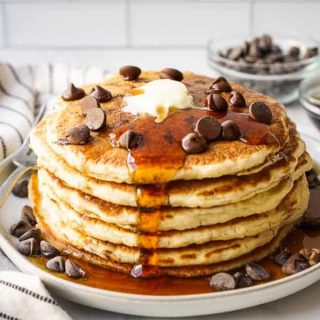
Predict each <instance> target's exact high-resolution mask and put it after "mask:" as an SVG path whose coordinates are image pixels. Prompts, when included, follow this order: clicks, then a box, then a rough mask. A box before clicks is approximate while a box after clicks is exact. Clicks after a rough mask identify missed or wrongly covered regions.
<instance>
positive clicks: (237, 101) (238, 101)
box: [229, 90, 247, 108]
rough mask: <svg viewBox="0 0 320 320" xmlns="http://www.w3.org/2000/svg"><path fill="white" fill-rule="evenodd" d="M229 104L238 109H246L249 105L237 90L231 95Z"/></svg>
mask: <svg viewBox="0 0 320 320" xmlns="http://www.w3.org/2000/svg"><path fill="white" fill-rule="evenodd" d="M229 103H230V104H231V105H232V106H234V107H236V108H245V107H246V105H247V104H246V100H245V98H244V96H243V95H242V94H241V93H240V92H239V91H235V90H234V91H231V93H230V97H229Z"/></svg>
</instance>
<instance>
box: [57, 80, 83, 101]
mask: <svg viewBox="0 0 320 320" xmlns="http://www.w3.org/2000/svg"><path fill="white" fill-rule="evenodd" d="M84 96H85V92H84V90H83V89H81V88H77V87H76V86H75V85H74V84H73V83H70V84H69V85H68V87H67V89H66V90H65V91H63V93H62V95H61V97H62V99H63V100H65V101H73V100H79V99H81V98H83V97H84Z"/></svg>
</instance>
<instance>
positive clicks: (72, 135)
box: [66, 124, 90, 145]
mask: <svg viewBox="0 0 320 320" xmlns="http://www.w3.org/2000/svg"><path fill="white" fill-rule="evenodd" d="M66 140H67V141H68V143H69V144H76V145H82V144H86V143H88V142H89V140H90V130H89V128H88V126H86V125H85V124H81V125H79V126H77V127H74V128H71V129H69V130H68V136H67V139H66Z"/></svg>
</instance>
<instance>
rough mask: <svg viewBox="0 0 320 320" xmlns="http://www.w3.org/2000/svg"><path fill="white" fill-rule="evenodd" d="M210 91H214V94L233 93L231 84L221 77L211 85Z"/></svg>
mask: <svg viewBox="0 0 320 320" xmlns="http://www.w3.org/2000/svg"><path fill="white" fill-rule="evenodd" d="M210 89H212V90H213V91H214V92H230V91H232V88H231V86H230V84H229V82H228V81H227V80H226V78H224V77H219V78H217V79H216V80H214V81H213V82H212V84H211V85H210Z"/></svg>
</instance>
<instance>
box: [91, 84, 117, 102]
mask: <svg viewBox="0 0 320 320" xmlns="http://www.w3.org/2000/svg"><path fill="white" fill-rule="evenodd" d="M90 95H91V96H93V97H94V98H96V99H97V101H98V102H107V101H109V100H111V99H112V94H111V92H110V91H109V90H107V89H105V88H102V87H100V86H95V87H94V88H93V89H92V91H91V93H90Z"/></svg>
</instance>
